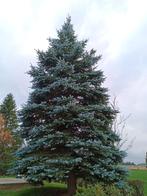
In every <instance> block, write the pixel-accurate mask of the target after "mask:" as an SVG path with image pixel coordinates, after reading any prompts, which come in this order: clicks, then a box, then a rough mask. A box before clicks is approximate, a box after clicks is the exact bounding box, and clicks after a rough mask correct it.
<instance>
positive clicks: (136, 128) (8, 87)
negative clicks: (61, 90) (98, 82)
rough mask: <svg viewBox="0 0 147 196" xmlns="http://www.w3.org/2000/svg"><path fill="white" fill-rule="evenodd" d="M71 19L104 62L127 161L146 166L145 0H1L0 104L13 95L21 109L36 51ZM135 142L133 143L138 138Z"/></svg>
mask: <svg viewBox="0 0 147 196" xmlns="http://www.w3.org/2000/svg"><path fill="white" fill-rule="evenodd" d="M67 15H71V17H72V23H73V24H74V28H75V31H76V33H77V34H78V38H79V39H83V38H84V39H85V38H88V39H89V43H88V46H87V47H88V48H89V49H90V48H94V49H96V50H97V54H102V56H103V58H102V60H101V62H100V63H99V68H100V69H102V70H103V71H104V75H105V76H106V82H105V84H104V85H105V86H106V87H108V88H109V94H110V95H111V100H112V99H113V98H114V97H115V96H116V97H117V105H118V106H119V108H120V111H121V114H122V115H124V116H127V115H129V114H131V115H130V117H129V118H128V120H127V122H126V128H125V132H126V133H128V140H129V141H128V144H129V142H131V140H132V139H133V140H134V142H133V146H132V147H131V148H130V150H129V151H128V157H127V160H129V161H134V162H136V163H139V162H144V160H145V152H146V151H147V125H146V124H147V57H146V53H147V36H146V35H147V1H146V0H140V1H138V0H103V1H102V0H61V1H59V0H54V1H52V0H21V1H20V0H13V1H11V0H5V1H3V0H0V101H2V100H3V98H4V97H5V96H6V94H8V93H10V92H11V93H13V95H14V97H15V100H16V103H17V106H18V107H19V108H20V107H21V105H22V104H23V103H25V102H26V100H27V98H28V93H29V91H30V86H31V84H30V78H29V77H28V76H27V74H26V72H27V71H28V70H29V67H30V64H31V63H32V64H35V63H36V61H37V59H36V53H35V49H43V50H45V49H46V48H47V46H48V41H47V38H48V37H55V36H56V29H59V28H60V27H61V25H62V24H63V22H64V21H65V18H66V16H67ZM134 138H135V139H134Z"/></svg>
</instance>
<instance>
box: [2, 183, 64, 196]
mask: <svg viewBox="0 0 147 196" xmlns="http://www.w3.org/2000/svg"><path fill="white" fill-rule="evenodd" d="M66 188H67V187H66V185H64V184H61V183H46V184H45V185H44V187H35V188H28V187H27V188H22V189H21V190H14V191H13V190H1V191H0V196H46V195H48V196H57V195H58V196H60V195H61V194H62V193H65V192H66Z"/></svg>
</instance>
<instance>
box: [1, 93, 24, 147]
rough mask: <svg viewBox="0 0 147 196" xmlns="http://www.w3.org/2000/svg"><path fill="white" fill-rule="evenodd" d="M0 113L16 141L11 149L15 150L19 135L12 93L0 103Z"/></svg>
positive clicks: (18, 144)
mask: <svg viewBox="0 0 147 196" xmlns="http://www.w3.org/2000/svg"><path fill="white" fill-rule="evenodd" d="M0 113H1V114H2V115H3V117H4V118H5V126H6V128H7V130H9V131H10V132H11V134H12V135H13V137H14V139H15V141H16V143H15V146H13V149H14V150H16V149H17V148H18V147H19V146H20V143H21V140H20V136H19V134H18V117H17V108H16V103H15V99H14V97H13V95H12V94H11V93H9V94H8V95H7V96H6V97H5V98H4V100H3V102H2V104H1V105H0Z"/></svg>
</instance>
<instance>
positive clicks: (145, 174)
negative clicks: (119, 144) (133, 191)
mask: <svg viewBox="0 0 147 196" xmlns="http://www.w3.org/2000/svg"><path fill="white" fill-rule="evenodd" d="M129 173H130V174H129V179H130V180H141V181H143V182H144V195H145V196H147V170H130V172H129Z"/></svg>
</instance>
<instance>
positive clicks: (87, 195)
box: [75, 184, 106, 196]
mask: <svg viewBox="0 0 147 196" xmlns="http://www.w3.org/2000/svg"><path fill="white" fill-rule="evenodd" d="M75 196H106V194H105V192H104V190H103V187H102V186H101V185H99V184H96V185H89V186H87V187H85V186H82V187H79V188H78V190H77V192H76V195H75Z"/></svg>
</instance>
